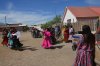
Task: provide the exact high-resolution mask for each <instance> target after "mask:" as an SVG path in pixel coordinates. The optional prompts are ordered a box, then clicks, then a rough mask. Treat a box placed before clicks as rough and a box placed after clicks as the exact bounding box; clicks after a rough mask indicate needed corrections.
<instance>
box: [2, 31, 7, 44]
mask: <svg viewBox="0 0 100 66" xmlns="http://www.w3.org/2000/svg"><path fill="white" fill-rule="evenodd" d="M7 34H8V31H7V29H4V30H3V32H2V35H3V36H2V38H3V41H2V43H1V44H2V45H3V46H4V45H5V46H8V37H7Z"/></svg>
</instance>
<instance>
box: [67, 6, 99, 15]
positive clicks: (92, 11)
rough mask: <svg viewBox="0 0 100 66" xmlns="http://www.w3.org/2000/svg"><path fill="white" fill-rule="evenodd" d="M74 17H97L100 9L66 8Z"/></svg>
mask: <svg viewBox="0 0 100 66" xmlns="http://www.w3.org/2000/svg"><path fill="white" fill-rule="evenodd" d="M67 9H69V10H70V11H71V12H72V13H73V15H75V16H76V17H98V16H100V7H68V8H67Z"/></svg>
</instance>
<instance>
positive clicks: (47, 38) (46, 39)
mask: <svg viewBox="0 0 100 66" xmlns="http://www.w3.org/2000/svg"><path fill="white" fill-rule="evenodd" d="M43 35H44V39H43V43H42V47H43V48H45V49H47V48H50V47H51V45H52V44H51V39H50V36H51V33H50V29H49V28H47V29H46V30H44V32H43Z"/></svg>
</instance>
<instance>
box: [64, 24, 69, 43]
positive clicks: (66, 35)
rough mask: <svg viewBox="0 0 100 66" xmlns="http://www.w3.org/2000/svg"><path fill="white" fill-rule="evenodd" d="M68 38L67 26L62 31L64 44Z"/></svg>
mask: <svg viewBox="0 0 100 66" xmlns="http://www.w3.org/2000/svg"><path fill="white" fill-rule="evenodd" d="M68 38H69V29H68V27H67V26H65V29H64V42H67V41H68Z"/></svg>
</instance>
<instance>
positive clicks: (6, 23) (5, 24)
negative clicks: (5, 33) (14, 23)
mask: <svg viewBox="0 0 100 66" xmlns="http://www.w3.org/2000/svg"><path fill="white" fill-rule="evenodd" d="M5 27H7V21H6V16H5Z"/></svg>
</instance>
